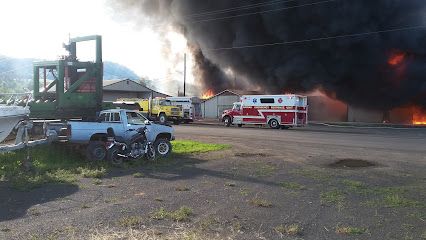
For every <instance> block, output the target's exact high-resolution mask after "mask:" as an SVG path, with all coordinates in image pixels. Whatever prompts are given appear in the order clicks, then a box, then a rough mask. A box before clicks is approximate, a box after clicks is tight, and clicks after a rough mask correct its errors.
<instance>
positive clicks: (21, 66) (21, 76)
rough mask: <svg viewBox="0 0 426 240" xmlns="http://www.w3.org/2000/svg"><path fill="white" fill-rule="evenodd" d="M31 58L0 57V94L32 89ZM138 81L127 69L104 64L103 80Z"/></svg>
mask: <svg viewBox="0 0 426 240" xmlns="http://www.w3.org/2000/svg"><path fill="white" fill-rule="evenodd" d="M34 61H39V60H38V59H32V58H23V59H20V58H10V57H6V56H1V55H0V93H5V92H23V91H25V90H26V89H27V90H31V89H32V88H33V86H32V84H33V82H32V78H33V68H32V65H33V62H34ZM124 78H127V79H131V80H139V79H140V77H139V76H138V75H137V74H136V73H135V72H133V71H132V70H130V69H129V68H127V67H125V66H122V65H120V64H117V63H113V62H104V80H106V79H124Z"/></svg>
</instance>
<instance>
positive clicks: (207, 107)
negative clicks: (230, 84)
mask: <svg viewBox="0 0 426 240" xmlns="http://www.w3.org/2000/svg"><path fill="white" fill-rule="evenodd" d="M239 100H240V97H239V96H237V95H228V96H224V95H219V96H216V97H213V98H211V99H209V100H207V101H205V102H203V103H201V111H202V114H203V117H204V118H219V117H220V116H221V115H222V112H223V110H225V109H230V108H232V105H233V103H234V102H238V101H239Z"/></svg>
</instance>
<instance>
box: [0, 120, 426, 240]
mask: <svg viewBox="0 0 426 240" xmlns="http://www.w3.org/2000/svg"><path fill="white" fill-rule="evenodd" d="M175 130H176V137H177V138H178V139H191V140H197V141H202V142H207V143H226V144H230V145H232V148H230V149H228V150H224V151H218V152H210V153H205V154H196V155H191V156H185V157H177V158H175V159H171V160H168V161H165V162H163V163H162V164H158V165H155V166H151V165H150V166H141V167H138V168H135V169H114V170H112V171H111V172H110V173H109V174H108V176H107V177H105V178H103V179H101V180H100V181H94V180H93V179H82V180H81V181H80V182H79V183H78V184H76V185H65V184H61V185H57V184H48V185H45V186H43V187H41V188H37V189H34V190H31V191H28V192H19V191H17V190H14V189H13V188H11V187H10V186H9V184H8V183H7V182H2V181H0V239H31V238H32V239H49V238H50V239H70V238H71V239H72V238H74V239H80V238H85V239H87V238H92V239H108V238H107V237H111V236H113V235H114V234H116V236H119V234H120V233H122V234H127V233H128V229H129V228H132V229H134V231H136V232H137V231H141V232H143V233H144V234H140V235H139V236H140V238H147V239H148V237H149V236H151V238H152V239H156V238H167V237H169V236H170V234H171V235H172V236H174V237H171V239H173V238H183V239H184V238H185V237H188V235H191V234H192V235H191V236H193V238H194V239H197V237H198V238H199V239H209V238H211V239H224V238H230V239H426V205H425V204H426V201H425V200H426V175H425V172H426V129H375V128H371V129H370V128H345V127H339V128H335V127H327V126H312V127H308V128H303V129H290V130H272V129H266V128H256V127H243V128H236V127H231V128H225V127H221V126H195V125H194V126H188V125H180V126H176V127H175ZM367 165H368V166H367ZM183 206H187V207H188V208H189V209H190V210H191V212H192V213H191V214H188V216H187V217H188V218H187V219H185V221H175V220H176V219H174V218H173V217H170V216H174V215H172V214H169V215H167V214H166V215H164V216H165V217H164V219H158V217H156V216H157V215H158V214H156V213H159V212H161V208H163V210H164V211H169V212H172V211H175V210H178V209H180V208H181V207H183ZM148 232H149V233H148ZM126 236H128V235H126ZM200 236H201V237H200Z"/></svg>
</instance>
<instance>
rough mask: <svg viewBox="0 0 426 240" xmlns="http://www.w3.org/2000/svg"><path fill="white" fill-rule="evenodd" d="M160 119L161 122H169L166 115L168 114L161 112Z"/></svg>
mask: <svg viewBox="0 0 426 240" xmlns="http://www.w3.org/2000/svg"><path fill="white" fill-rule="evenodd" d="M158 121H159V122H160V123H161V124H166V122H167V116H166V114H164V113H160V115H159V116H158Z"/></svg>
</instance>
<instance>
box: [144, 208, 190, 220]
mask: <svg viewBox="0 0 426 240" xmlns="http://www.w3.org/2000/svg"><path fill="white" fill-rule="evenodd" d="M191 215H192V209H191V208H189V207H186V206H183V207H181V208H179V209H178V210H176V211H167V210H165V209H164V208H160V209H159V210H158V211H156V212H153V213H152V214H151V218H153V219H156V220H163V219H170V220H173V221H177V222H185V221H188V220H189V217H190V216H191Z"/></svg>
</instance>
